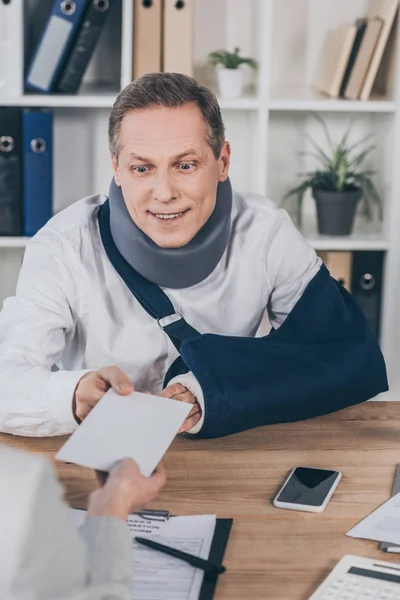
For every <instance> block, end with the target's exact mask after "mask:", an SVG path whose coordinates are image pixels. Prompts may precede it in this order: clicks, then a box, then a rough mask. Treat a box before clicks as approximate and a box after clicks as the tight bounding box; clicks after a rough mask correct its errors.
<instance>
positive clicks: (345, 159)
mask: <svg viewBox="0 0 400 600" xmlns="http://www.w3.org/2000/svg"><path fill="white" fill-rule="evenodd" d="M314 117H315V118H316V119H317V120H318V121H319V122H320V124H321V125H322V128H323V130H324V134H325V137H326V140H327V143H328V147H329V151H328V153H327V152H325V151H324V150H322V148H321V147H320V146H319V145H318V144H317V143H316V142H315V140H313V138H312V137H311V136H309V135H307V136H306V137H307V139H308V140H309V142H310V143H311V145H312V146H313V148H314V150H315V152H303V153H302V154H309V155H311V156H313V157H314V158H317V160H318V161H319V163H320V167H319V168H316V169H315V170H314V171H309V172H305V173H302V174H301V176H302V177H303V181H302V182H301V183H300V185H298V186H296V187H295V188H293V189H291V190H289V192H288V193H287V194H286V195H285V197H284V201H285V200H287V199H288V198H289V197H291V196H295V197H296V198H297V218H298V223H299V225H301V211H302V203H303V198H304V194H305V192H306V190H307V189H309V188H310V189H311V191H312V195H313V197H314V199H315V202H316V207H317V220H318V231H319V233H321V234H326V235H349V234H350V233H351V232H352V230H353V225H354V217H355V212H356V208H357V205H358V202H359V201H360V200H362V201H363V203H364V214H365V215H366V217H367V218H368V219H369V220H372V215H373V205H374V204H376V205H377V207H378V211H379V218H380V219H382V202H381V198H380V196H379V193H378V191H377V189H376V187H375V185H374V183H373V181H372V179H371V175H373V174H374V171H371V170H365V169H364V170H363V169H362V164H363V162H364V160H365V158H366V157H367V156H368V155H369V153H370V152H371V150H373V148H374V146H373V145H366V144H367V142H368V141H369V140H370V138H371V135H368V136H366V137H364V138H363V139H361V140H359V141H358V142H356V143H353V144H351V145H350V144H348V137H349V133H350V129H351V127H350V128H349V129H348V130H347V131H346V133H345V134H344V135H343V137H342V139H341V140H340V142H339V143H338V144H336V145H335V144H333V142H332V139H331V136H330V134H329V131H328V128H327V126H326V123H325V122H324V121H323V119H321V117H319V115H316V114H314Z"/></svg>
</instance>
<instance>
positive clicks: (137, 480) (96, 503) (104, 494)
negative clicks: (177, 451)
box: [86, 458, 165, 521]
mask: <svg viewBox="0 0 400 600" xmlns="http://www.w3.org/2000/svg"><path fill="white" fill-rule="evenodd" d="M164 484H165V472H164V469H163V467H162V465H161V464H159V465H158V467H157V469H156V470H155V471H154V473H153V474H152V475H151V476H150V477H144V476H143V475H142V474H141V473H140V470H139V467H138V466H137V464H136V463H135V462H134V461H133V460H132V459H131V458H125V459H124V460H122V461H121V462H119V463H118V464H117V465H116V466H115V467H114V468H113V469H112V470H111V471H110V473H109V475H108V477H107V479H106V482H105V484H104V487H102V488H100V489H98V490H96V491H95V492H92V493H91V494H90V496H89V502H88V512H87V517H86V518H87V519H90V518H91V517H107V516H109V517H116V518H117V519H122V520H123V521H125V520H126V519H127V517H128V515H129V514H130V513H131V512H137V511H138V510H141V509H143V508H144V507H145V506H146V505H147V504H148V503H149V502H151V501H152V500H154V498H156V497H157V495H158V494H159V492H160V490H161V489H162V488H163V486H164Z"/></svg>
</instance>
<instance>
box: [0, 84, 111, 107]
mask: <svg viewBox="0 0 400 600" xmlns="http://www.w3.org/2000/svg"><path fill="white" fill-rule="evenodd" d="M118 93H119V89H118V88H117V87H114V88H112V87H110V86H108V87H107V86H90V85H84V86H82V88H81V90H80V92H79V93H78V94H74V95H73V96H71V95H67V94H24V95H23V96H18V97H15V98H1V97H0V106H40V107H49V108H53V107H54V108H69V107H71V108H111V107H112V105H113V104H114V102H115V98H116V96H117V95H118Z"/></svg>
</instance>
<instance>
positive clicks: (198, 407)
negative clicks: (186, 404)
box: [186, 402, 201, 420]
mask: <svg viewBox="0 0 400 600" xmlns="http://www.w3.org/2000/svg"><path fill="white" fill-rule="evenodd" d="M198 412H201V408H200V405H199V403H198V402H196V404H194V405H193V408H192V410H191V411H190V413H189V414H188V416H187V417H186V420H187V419H189V418H190V417H193V415H195V414H197V413H198Z"/></svg>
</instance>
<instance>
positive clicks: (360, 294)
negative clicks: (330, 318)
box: [351, 251, 385, 338]
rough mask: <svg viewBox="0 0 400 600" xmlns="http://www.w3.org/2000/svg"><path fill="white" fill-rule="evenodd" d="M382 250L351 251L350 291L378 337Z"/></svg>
mask: <svg viewBox="0 0 400 600" xmlns="http://www.w3.org/2000/svg"><path fill="white" fill-rule="evenodd" d="M384 254H385V253H384V252H383V251H360V252H354V253H353V264H352V277H351V293H352V294H353V296H354V298H355V300H356V301H357V302H358V304H359V306H360V308H361V310H362V311H363V312H364V314H365V316H366V318H367V321H368V322H369V325H370V327H371V329H372V331H373V332H374V334H375V336H376V337H377V338H378V337H379V332H380V313H381V300H382V279H383V262H384Z"/></svg>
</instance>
